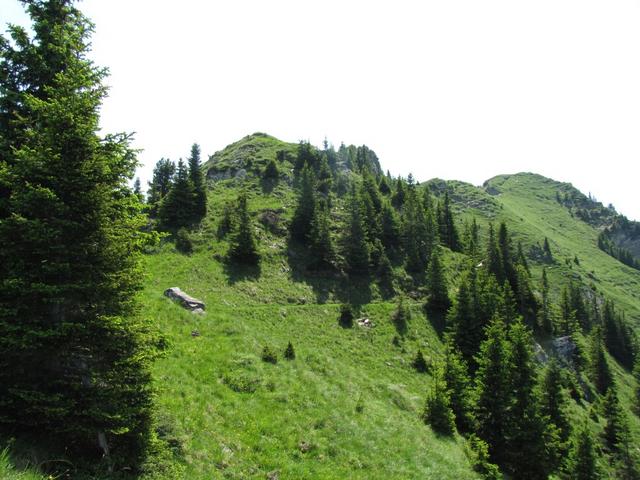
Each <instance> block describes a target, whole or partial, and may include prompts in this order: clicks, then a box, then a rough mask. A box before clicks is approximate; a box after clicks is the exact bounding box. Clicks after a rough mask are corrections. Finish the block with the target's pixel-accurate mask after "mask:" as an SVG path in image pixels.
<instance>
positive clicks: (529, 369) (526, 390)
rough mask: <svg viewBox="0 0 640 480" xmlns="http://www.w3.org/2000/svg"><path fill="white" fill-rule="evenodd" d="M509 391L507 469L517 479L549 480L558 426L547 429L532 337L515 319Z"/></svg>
mask: <svg viewBox="0 0 640 480" xmlns="http://www.w3.org/2000/svg"><path fill="white" fill-rule="evenodd" d="M508 340H509V364H510V366H511V368H510V372H509V382H510V391H511V394H512V395H513V403H512V405H511V407H510V408H509V410H508V412H507V414H506V415H507V418H506V420H507V428H506V449H505V452H504V457H505V462H504V465H505V470H506V471H507V472H509V473H511V474H512V475H513V476H514V478H527V479H532V480H535V479H540V480H543V479H546V478H547V476H548V475H549V473H550V471H551V469H552V465H553V463H554V462H553V461H552V460H553V459H552V458H551V457H550V456H549V455H548V451H551V450H555V449H556V448H557V444H556V441H555V440H556V439H555V438H554V437H555V433H556V432H555V429H549V428H547V424H546V422H545V419H544V417H542V416H541V415H540V411H539V404H538V399H537V398H536V396H535V394H534V387H535V386H536V376H537V372H536V370H535V365H534V360H533V349H532V345H533V338H532V336H531V332H530V331H529V329H528V328H527V327H526V326H525V325H524V324H523V323H521V322H516V323H515V324H513V325H512V326H511V328H510V329H509V335H508Z"/></svg>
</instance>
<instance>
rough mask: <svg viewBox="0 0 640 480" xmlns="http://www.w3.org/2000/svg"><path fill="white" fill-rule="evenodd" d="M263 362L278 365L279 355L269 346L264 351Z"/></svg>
mask: <svg viewBox="0 0 640 480" xmlns="http://www.w3.org/2000/svg"><path fill="white" fill-rule="evenodd" d="M261 358H262V361H263V362H267V363H274V364H275V363H278V354H277V353H276V352H275V350H273V349H272V348H271V347H270V346H269V345H265V346H264V348H263V349H262V356H261Z"/></svg>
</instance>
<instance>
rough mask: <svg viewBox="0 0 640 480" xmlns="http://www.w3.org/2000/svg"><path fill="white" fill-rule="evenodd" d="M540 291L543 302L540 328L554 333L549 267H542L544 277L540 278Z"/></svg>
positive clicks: (539, 322) (539, 319)
mask: <svg viewBox="0 0 640 480" xmlns="http://www.w3.org/2000/svg"><path fill="white" fill-rule="evenodd" d="M540 293H541V297H542V302H541V304H540V310H539V311H538V325H539V327H540V329H541V330H542V331H543V332H545V333H546V334H548V335H551V334H553V330H554V327H553V317H552V312H551V302H550V300H549V279H548V277H547V269H546V268H543V269H542V278H541V280H540Z"/></svg>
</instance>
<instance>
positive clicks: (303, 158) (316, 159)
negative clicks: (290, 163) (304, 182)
mask: <svg viewBox="0 0 640 480" xmlns="http://www.w3.org/2000/svg"><path fill="white" fill-rule="evenodd" d="M305 166H307V167H309V168H310V169H312V170H313V171H314V173H317V172H318V169H319V168H320V154H319V152H318V151H317V150H316V148H315V147H313V146H312V145H311V144H310V143H309V142H302V141H301V142H300V143H299V144H298V152H297V155H296V161H295V164H294V171H295V173H296V174H298V173H299V172H301V171H302V170H303V169H304V168H305Z"/></svg>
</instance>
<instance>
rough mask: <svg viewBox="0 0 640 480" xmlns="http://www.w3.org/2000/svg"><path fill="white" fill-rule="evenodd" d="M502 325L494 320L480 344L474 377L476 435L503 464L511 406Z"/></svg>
mask: <svg viewBox="0 0 640 480" xmlns="http://www.w3.org/2000/svg"><path fill="white" fill-rule="evenodd" d="M505 331H506V327H505V324H504V323H503V322H502V321H500V320H494V321H493V322H492V323H491V324H490V325H489V327H488V329H487V338H486V340H485V341H484V342H482V345H481V346H480V353H479V354H478V371H477V372H476V377H475V383H476V385H475V389H476V405H475V418H476V420H477V422H478V430H477V433H478V436H479V437H480V438H481V439H483V440H484V441H485V442H487V444H488V445H489V453H490V454H491V458H492V460H493V461H494V462H495V463H502V461H503V460H504V458H505V454H506V452H507V444H506V440H505V438H506V434H507V431H508V430H507V429H508V417H507V414H508V410H509V408H510V405H511V382H510V365H509V357H508V345H507V340H506V335H505Z"/></svg>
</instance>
